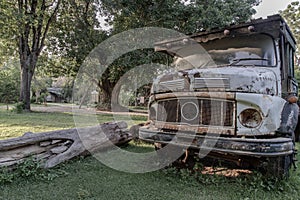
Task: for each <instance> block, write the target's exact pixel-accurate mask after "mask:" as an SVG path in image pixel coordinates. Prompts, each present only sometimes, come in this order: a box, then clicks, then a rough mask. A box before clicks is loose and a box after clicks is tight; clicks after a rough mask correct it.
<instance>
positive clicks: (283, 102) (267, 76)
mask: <svg viewBox="0 0 300 200" xmlns="http://www.w3.org/2000/svg"><path fill="white" fill-rule="evenodd" d="M295 48H296V42H295V39H294V37H293V35H292V33H291V31H290V29H289V27H288V25H287V24H286V22H285V20H284V19H283V18H282V17H281V16H280V15H273V16H269V17H268V18H266V19H262V18H260V19H255V20H252V21H249V22H246V23H243V24H234V25H230V26H228V27H226V28H223V29H212V30H210V31H202V32H199V33H197V34H193V35H191V36H188V37H182V38H174V39H172V40H167V41H162V42H159V43H156V44H155V50H156V51H158V52H164V53H167V54H169V55H171V56H173V58H174V62H173V64H172V65H173V71H170V72H168V73H165V74H164V75H161V76H159V77H157V78H156V79H155V80H154V82H153V85H152V90H151V97H150V100H149V123H148V125H146V126H143V127H141V128H140V129H139V138H140V139H141V140H143V141H147V142H151V143H153V144H155V147H156V149H157V150H159V149H163V148H165V147H166V146H168V145H173V146H178V147H180V148H182V152H183V155H182V157H184V159H182V158H181V159H182V160H183V161H186V157H187V156H189V155H194V156H195V155H198V156H201V155H202V157H203V158H204V159H205V158H213V159H217V160H218V159H221V160H224V161H230V162H231V163H235V164H236V165H238V166H240V167H245V168H255V169H259V170H261V171H262V172H264V173H267V174H271V175H274V176H278V177H283V176H286V175H288V173H289V169H290V167H291V166H292V165H293V164H295V163H294V154H295V151H296V150H295V143H294V138H293V137H294V136H293V135H294V133H293V130H294V128H295V126H296V124H297V120H298V106H297V104H296V101H297V95H298V84H297V81H296V79H295V75H294V56H295V55H294V54H295Z"/></svg>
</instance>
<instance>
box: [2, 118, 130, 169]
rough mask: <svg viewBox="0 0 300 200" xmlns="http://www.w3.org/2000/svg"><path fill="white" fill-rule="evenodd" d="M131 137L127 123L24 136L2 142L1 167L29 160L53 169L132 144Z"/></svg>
mask: <svg viewBox="0 0 300 200" xmlns="http://www.w3.org/2000/svg"><path fill="white" fill-rule="evenodd" d="M131 139H132V135H131V134H130V133H129V131H128V129H127V123H126V122H109V123H104V124H101V125H99V126H93V127H85V128H73V129H66V130H58V131H49V132H42V133H30V132H29V133H25V134H24V135H23V136H21V137H18V138H12V139H7V140H0V167H2V166H14V165H16V164H18V163H21V162H23V161H24V159H26V158H28V157H33V158H35V159H38V160H40V161H41V163H42V166H43V167H45V168H51V167H54V166H56V165H58V164H59V163H62V162H64V161H66V160H70V159H72V158H74V157H76V156H79V155H86V154H87V153H93V152H97V151H99V150H104V149H107V148H109V147H111V146H113V145H121V144H124V143H127V142H129V141H130V140H131Z"/></svg>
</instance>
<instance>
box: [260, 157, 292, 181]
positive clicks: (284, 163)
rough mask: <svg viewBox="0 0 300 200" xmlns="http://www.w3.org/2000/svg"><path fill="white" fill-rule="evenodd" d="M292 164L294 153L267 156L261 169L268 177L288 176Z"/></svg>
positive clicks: (281, 177)
mask: <svg viewBox="0 0 300 200" xmlns="http://www.w3.org/2000/svg"><path fill="white" fill-rule="evenodd" d="M291 165H292V155H287V156H281V157H270V158H266V159H265V161H264V162H263V163H262V168H261V169H260V171H261V172H262V173H263V174H264V175H265V176H267V177H272V178H279V179H283V178H288V177H289V170H290V168H291Z"/></svg>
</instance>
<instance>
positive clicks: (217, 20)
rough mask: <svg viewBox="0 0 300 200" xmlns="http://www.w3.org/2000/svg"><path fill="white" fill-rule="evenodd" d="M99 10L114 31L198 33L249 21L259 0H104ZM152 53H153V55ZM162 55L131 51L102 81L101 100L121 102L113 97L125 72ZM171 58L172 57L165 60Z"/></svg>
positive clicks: (112, 31) (147, 50) (160, 60)
mask: <svg viewBox="0 0 300 200" xmlns="http://www.w3.org/2000/svg"><path fill="white" fill-rule="evenodd" d="M98 2H99V4H100V3H101V5H102V7H101V10H100V11H99V12H100V13H102V15H105V16H106V17H107V20H106V21H107V23H108V24H109V25H110V26H111V27H112V30H111V34H112V35H114V34H117V33H120V32H123V31H126V30H129V29H134V28H141V27H149V26H151V27H163V28H169V29H175V30H178V31H179V32H182V33H186V34H189V33H195V32H198V31H200V30H203V29H207V30H208V29H211V28H215V27H223V26H225V25H229V24H232V23H239V22H244V21H247V20H249V19H250V18H251V16H252V15H253V14H255V12H256V11H255V10H254V9H253V6H255V5H258V4H259V1H257V0H238V1H237V0H227V1H223V0H191V1H181V0H151V1H149V0H141V1H131V0H101V2H100V1H98ZM149 55H150V56H149ZM161 58H162V56H161V55H158V54H157V53H155V52H153V50H149V49H144V50H137V51H135V52H130V53H128V54H126V55H124V56H122V57H121V58H119V59H118V60H116V61H115V62H114V63H112V64H111V65H110V66H109V68H107V70H106V71H105V72H104V73H103V75H102V77H101V79H100V80H99V83H98V86H99V88H100V94H101V95H102V96H101V103H102V104H103V105H105V106H107V105H111V104H112V103H113V104H117V102H111V100H113V101H116V100H117V99H118V98H112V91H113V88H114V87H115V86H116V83H117V81H118V80H119V79H120V77H121V76H122V75H124V73H126V72H127V71H128V70H130V69H131V68H132V67H134V66H138V65H142V64H146V63H151V62H158V63H163V62H164V61H163V59H161ZM164 60H167V61H169V59H164Z"/></svg>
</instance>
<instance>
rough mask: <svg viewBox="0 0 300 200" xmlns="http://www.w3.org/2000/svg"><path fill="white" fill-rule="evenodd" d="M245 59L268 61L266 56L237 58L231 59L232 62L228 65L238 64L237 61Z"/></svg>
mask: <svg viewBox="0 0 300 200" xmlns="http://www.w3.org/2000/svg"><path fill="white" fill-rule="evenodd" d="M245 60H263V61H270V60H269V59H266V58H239V59H233V60H232V61H233V62H232V63H230V64H229V66H232V65H236V64H238V63H239V62H241V61H245Z"/></svg>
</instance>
